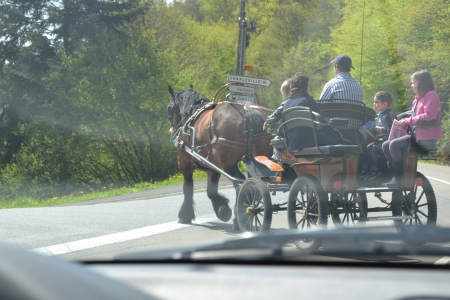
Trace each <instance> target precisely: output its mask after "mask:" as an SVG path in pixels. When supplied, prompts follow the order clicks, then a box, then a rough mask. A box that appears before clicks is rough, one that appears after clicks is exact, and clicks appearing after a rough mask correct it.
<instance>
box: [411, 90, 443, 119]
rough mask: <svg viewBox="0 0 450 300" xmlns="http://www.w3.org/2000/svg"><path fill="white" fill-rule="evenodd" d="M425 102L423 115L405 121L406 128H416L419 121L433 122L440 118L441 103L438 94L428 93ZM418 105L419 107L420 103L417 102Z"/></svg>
mask: <svg viewBox="0 0 450 300" xmlns="http://www.w3.org/2000/svg"><path fill="white" fill-rule="evenodd" d="M424 100H425V103H424V105H423V113H421V114H418V115H417V116H415V117H411V118H409V119H405V121H404V123H405V125H406V126H415V125H417V123H418V122H419V121H422V120H423V121H431V120H437V119H438V118H439V113H440V111H441V103H440V99H439V96H438V94H437V93H436V92H435V91H432V92H428V94H427V95H426V98H425V99H424ZM416 105H419V102H418V101H417V102H416ZM413 111H414V108H413Z"/></svg>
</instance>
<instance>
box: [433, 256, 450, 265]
mask: <svg viewBox="0 0 450 300" xmlns="http://www.w3.org/2000/svg"><path fill="white" fill-rule="evenodd" d="M449 261H450V256H443V257H441V258H440V259H438V260H437V261H435V262H434V264H435V265H445V264H446V263H448V262H449Z"/></svg>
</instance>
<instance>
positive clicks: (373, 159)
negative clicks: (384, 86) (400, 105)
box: [359, 91, 396, 180]
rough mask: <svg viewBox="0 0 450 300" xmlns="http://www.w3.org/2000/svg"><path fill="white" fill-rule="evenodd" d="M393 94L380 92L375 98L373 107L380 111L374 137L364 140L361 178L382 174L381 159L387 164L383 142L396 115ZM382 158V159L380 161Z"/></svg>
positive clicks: (369, 178) (365, 178) (368, 178)
mask: <svg viewBox="0 0 450 300" xmlns="http://www.w3.org/2000/svg"><path fill="white" fill-rule="evenodd" d="M391 104H392V96H391V94H390V93H388V92H384V91H381V92H378V93H376V94H375V96H374V98H373V108H374V110H375V111H376V112H377V113H378V114H377V116H376V118H375V127H374V128H373V129H372V131H371V132H372V134H373V135H374V137H370V136H369V137H367V138H366V139H365V140H364V142H363V147H362V148H363V155H362V158H363V163H362V167H361V169H362V170H361V173H360V176H359V177H360V178H364V180H373V179H375V178H377V177H379V176H380V175H381V173H380V166H381V161H383V163H384V164H386V159H385V157H384V154H383V151H382V149H381V144H382V143H383V142H384V141H386V140H387V139H388V138H389V133H390V131H391V127H392V123H393V122H394V120H395V118H396V116H395V114H394V113H393V112H392V111H391V109H390V106H391ZM380 160H381V161H380Z"/></svg>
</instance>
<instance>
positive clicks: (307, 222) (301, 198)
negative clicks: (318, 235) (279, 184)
mask: <svg viewBox="0 0 450 300" xmlns="http://www.w3.org/2000/svg"><path fill="white" fill-rule="evenodd" d="M295 216H296V217H295V220H296V224H295V226H296V228H298V229H299V230H303V229H305V228H306V229H311V228H313V227H317V226H318V225H319V224H318V220H319V209H318V203H317V195H316V193H315V191H314V189H313V187H312V186H310V185H309V184H308V183H304V184H302V185H301V186H300V188H299V191H298V193H297V195H296V197H295ZM298 219H299V220H298ZM297 220H298V221H297ZM298 242H299V243H300V244H302V245H303V246H304V247H308V246H309V245H311V244H312V243H313V242H314V240H313V239H305V240H299V241H298Z"/></svg>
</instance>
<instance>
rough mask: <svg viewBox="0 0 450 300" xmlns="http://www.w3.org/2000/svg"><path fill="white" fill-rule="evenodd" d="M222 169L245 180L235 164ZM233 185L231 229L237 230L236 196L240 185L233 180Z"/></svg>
mask: <svg viewBox="0 0 450 300" xmlns="http://www.w3.org/2000/svg"><path fill="white" fill-rule="evenodd" d="M224 171H225V172H227V173H228V174H230V175H231V176H233V177H236V178H240V179H242V180H245V175H244V174H242V173H241V171H239V168H238V166H237V164H235V165H232V166H229V167H228V168H224ZM233 186H234V189H235V190H236V201H235V202H234V208H233V211H234V219H233V230H239V225H238V222H237V218H236V215H237V197H238V194H239V188H240V185H239V184H237V183H235V182H233Z"/></svg>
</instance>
